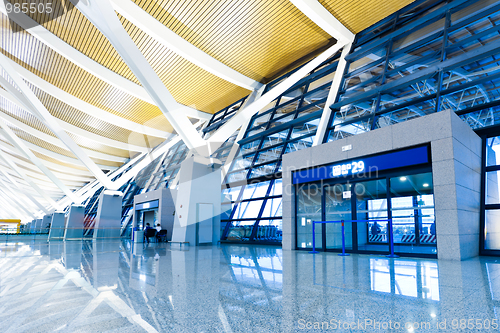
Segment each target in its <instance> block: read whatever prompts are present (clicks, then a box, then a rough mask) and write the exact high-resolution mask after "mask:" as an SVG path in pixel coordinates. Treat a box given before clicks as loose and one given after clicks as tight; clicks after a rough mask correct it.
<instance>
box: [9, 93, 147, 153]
mask: <svg viewBox="0 0 500 333" xmlns="http://www.w3.org/2000/svg"><path fill="white" fill-rule="evenodd" d="M0 111H1V112H4V113H5V114H7V115H9V116H11V117H12V118H14V119H16V120H18V121H20V122H22V123H24V124H26V125H28V126H30V127H32V128H34V129H37V130H38V131H40V132H43V133H45V134H47V135H50V136H52V137H54V138H55V137H56V136H55V135H54V134H53V133H52V132H51V131H50V130H49V129H48V128H47V127H46V126H45V125H44V124H42V122H40V121H39V120H38V118H36V117H35V116H33V115H32V114H31V113H28V112H27V111H25V110H23V109H20V108H19V107H17V106H16V105H14V104H12V103H10V102H8V101H6V100H5V99H2V98H0ZM5 122H6V123H10V122H9V121H8V120H5ZM68 135H69V136H70V137H71V138H72V139H73V140H74V141H75V142H76V143H77V144H78V145H79V146H81V147H82V148H86V149H90V150H94V151H96V152H102V153H105V154H110V155H115V156H120V157H126V158H129V157H130V152H129V151H128V150H123V149H119V148H114V147H109V146H106V145H103V144H100V143H97V142H95V141H93V140H88V139H87V138H85V137H82V136H79V135H76V134H73V133H68ZM136 141H138V142H139V143H143V141H140V140H136ZM63 145H64V144H63V143H62V142H61V146H63ZM144 146H146V145H145V144H144Z"/></svg>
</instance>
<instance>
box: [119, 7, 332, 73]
mask: <svg viewBox="0 0 500 333" xmlns="http://www.w3.org/2000/svg"><path fill="white" fill-rule="evenodd" d="M126 1H128V0H126ZM133 1H134V2H135V3H136V4H137V5H138V6H140V7H141V8H142V9H144V10H145V11H146V12H147V13H149V14H150V15H151V16H153V17H154V18H156V19H157V20H158V21H159V22H161V23H162V24H164V25H165V26H166V27H168V28H169V29H171V30H172V31H174V32H175V33H177V34H178V35H179V36H181V37H183V38H184V39H186V40H187V41H189V42H190V43H191V44H193V45H195V46H196V47H198V48H199V49H201V50H202V51H204V52H206V53H207V54H209V55H210V56H212V57H213V58H215V59H217V60H219V61H220V62H222V63H224V64H226V65H228V66H229V67H231V68H233V69H235V70H236V71H238V72H240V73H242V74H243V75H245V76H248V77H250V78H252V79H254V80H256V81H259V82H262V81H268V80H270V79H272V78H273V77H274V76H275V75H276V74H277V73H280V72H282V71H283V70H284V69H285V68H287V67H288V66H289V65H290V64H291V63H293V62H295V61H297V60H299V59H302V58H303V57H306V56H308V55H310V54H312V53H313V52H314V51H315V50H317V49H319V48H321V47H324V46H326V45H327V44H328V43H329V42H331V41H330V36H329V35H328V34H327V33H325V32H324V31H323V30H322V29H321V28H319V27H318V26H317V25H316V24H315V23H314V22H312V21H311V20H310V19H309V18H307V17H306V16H305V15H304V14H302V13H301V12H300V11H299V10H298V9H297V8H296V7H295V6H294V5H293V4H292V3H290V2H289V1H286V0H254V1H245V2H243V1H237V0H222V1H204V0H187V1H176V0H157V1H152V0H133Z"/></svg>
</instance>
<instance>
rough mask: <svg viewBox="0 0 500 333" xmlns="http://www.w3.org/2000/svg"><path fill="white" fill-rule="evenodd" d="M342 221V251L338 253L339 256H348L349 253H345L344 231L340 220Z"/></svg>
mask: <svg viewBox="0 0 500 333" xmlns="http://www.w3.org/2000/svg"><path fill="white" fill-rule="evenodd" d="M341 223H342V253H339V256H348V255H349V253H345V232H344V220H342V221H341Z"/></svg>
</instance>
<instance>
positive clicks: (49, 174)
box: [0, 120, 73, 198]
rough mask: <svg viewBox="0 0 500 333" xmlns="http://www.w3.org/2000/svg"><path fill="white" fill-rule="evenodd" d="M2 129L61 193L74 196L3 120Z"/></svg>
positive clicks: (6, 136)
mask: <svg viewBox="0 0 500 333" xmlns="http://www.w3.org/2000/svg"><path fill="white" fill-rule="evenodd" d="M0 127H2V131H0V133H1V134H2V135H3V136H4V137H5V138H6V139H7V140H8V141H9V142H10V143H11V144H12V145H13V146H14V147H16V149H17V150H19V151H20V152H22V153H23V154H24V155H25V156H26V158H28V159H29V160H30V161H31V162H32V163H33V164H34V165H36V167H37V168H38V169H40V171H42V172H43V173H44V174H45V175H46V176H47V177H48V178H49V179H50V180H51V181H52V182H53V183H54V184H55V185H56V186H57V187H58V188H59V189H60V190H61V191H63V192H64V194H66V195H67V196H69V197H70V198H71V197H72V196H73V194H72V192H71V191H70V189H69V188H67V187H66V185H64V184H63V183H62V182H61V181H60V180H59V179H58V178H57V177H56V176H55V175H54V174H53V173H52V171H50V170H49V169H48V168H47V167H46V166H45V165H44V164H43V163H42V161H40V159H39V158H38V157H36V156H35V154H33V152H32V151H31V150H30V149H29V148H28V147H27V146H26V145H25V144H24V142H23V141H22V140H21V139H19V138H18V137H17V135H16V134H15V133H14V132H12V130H11V129H10V128H9V126H7V125H6V124H5V123H4V122H3V120H0Z"/></svg>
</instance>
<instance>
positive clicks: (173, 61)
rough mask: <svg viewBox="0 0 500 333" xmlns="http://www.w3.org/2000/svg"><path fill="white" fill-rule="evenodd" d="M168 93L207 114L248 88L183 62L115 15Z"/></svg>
mask: <svg viewBox="0 0 500 333" xmlns="http://www.w3.org/2000/svg"><path fill="white" fill-rule="evenodd" d="M118 17H119V19H120V20H121V22H122V24H123V26H124V28H125V30H127V32H128V34H129V35H130V36H131V37H132V39H133V40H134V42H135V44H136V45H137V47H138V48H139V50H141V52H142V54H144V56H145V58H146V59H147V60H148V62H149V64H150V65H151V67H153V69H154V70H155V72H156V73H157V74H158V76H159V77H160V79H161V80H162V81H163V83H164V84H165V86H166V87H167V89H168V90H169V91H170V93H171V94H172V96H174V98H175V99H176V100H177V101H178V102H179V103H181V104H184V105H188V106H191V107H193V108H195V109H197V110H202V111H206V112H210V113H214V112H217V111H219V110H220V109H222V108H224V107H226V106H227V105H230V104H232V103H234V102H236V101H237V100H239V99H241V98H243V97H245V96H247V95H248V94H249V93H250V91H249V90H247V89H244V88H241V87H239V86H237V85H235V84H232V83H229V82H227V81H225V80H223V79H221V78H219V77H217V76H215V75H213V74H211V73H209V72H207V71H205V70H204V69H202V68H200V67H198V66H196V65H194V64H193V63H191V62H189V61H187V60H186V59H184V58H182V57H181V56H179V55H177V54H176V53H174V52H172V51H171V50H170V49H168V48H166V47H164V46H163V45H161V44H159V43H158V42H156V41H155V40H154V39H153V38H151V37H149V35H147V34H146V33H144V32H143V31H142V30H141V29H139V28H137V27H136V26H135V25H133V24H132V23H131V22H130V21H128V20H127V19H125V18H124V17H122V16H121V15H118Z"/></svg>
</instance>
